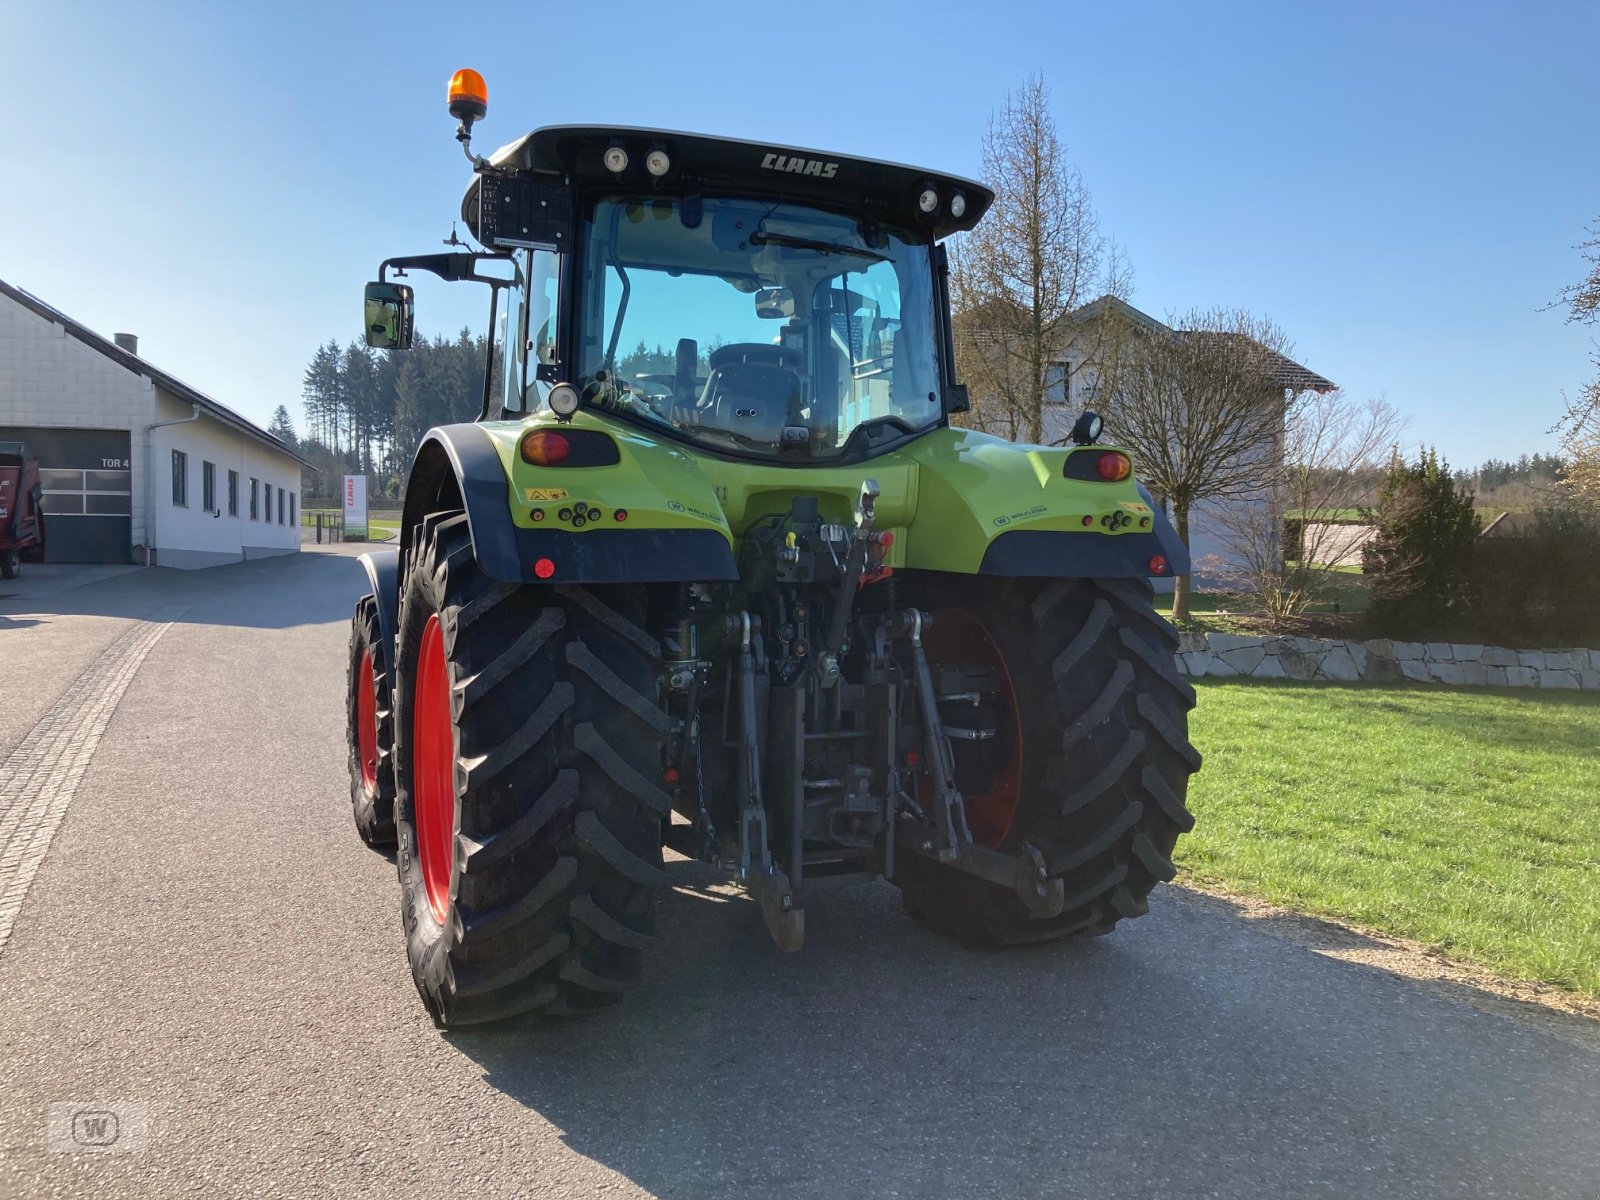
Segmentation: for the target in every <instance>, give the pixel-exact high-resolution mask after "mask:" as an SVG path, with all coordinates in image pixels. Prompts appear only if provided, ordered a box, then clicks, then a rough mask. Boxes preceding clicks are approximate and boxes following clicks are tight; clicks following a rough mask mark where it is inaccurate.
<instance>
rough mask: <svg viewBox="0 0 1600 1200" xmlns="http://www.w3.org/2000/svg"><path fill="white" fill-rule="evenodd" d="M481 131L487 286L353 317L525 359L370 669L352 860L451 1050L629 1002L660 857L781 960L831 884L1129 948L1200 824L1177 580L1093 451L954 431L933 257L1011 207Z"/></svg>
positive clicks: (407, 560) (1030, 931)
mask: <svg viewBox="0 0 1600 1200" xmlns="http://www.w3.org/2000/svg"><path fill="white" fill-rule="evenodd" d="M484 110H485V102H484V93H483V86H482V81H481V79H480V78H478V77H477V76H476V75H475V74H473V73H471V72H463V73H460V74H458V76H457V77H456V79H455V80H454V81H452V88H451V112H452V115H454V116H455V117H457V118H458V119H459V120H460V122H461V124H460V127H459V128H458V131H457V138H458V140H459V141H461V143H462V145H463V148H464V149H465V150H466V152H467V156H468V158H469V159H470V160H471V161H472V163H473V168H474V174H473V179H472V182H471V184H470V185H469V187H468V189H467V193H466V197H465V201H464V204H463V216H464V219H465V221H466V224H467V225H468V226H469V228H470V229H471V232H472V234H473V236H474V237H475V238H476V239H477V241H478V242H479V243H480V244H481V245H482V246H483V247H485V249H484V250H483V251H481V252H471V253H468V252H458V253H449V254H439V255H424V256H419V257H413V258H401V259H391V260H389V261H388V262H386V263H385V264H384V266H383V268H382V269H381V270H380V272H379V279H378V280H377V281H376V282H374V283H371V284H369V285H368V286H367V292H366V324H367V329H368V340H369V342H370V343H371V344H372V345H375V346H380V347H385V348H389V349H396V350H403V349H405V348H406V346H407V345H408V344H409V342H410V339H411V330H412V309H413V299H414V297H413V294H412V292H411V289H410V288H409V287H408V286H407V285H405V284H403V283H399V282H396V279H398V278H402V277H403V276H404V272H406V271H416V270H422V271H430V272H432V273H434V274H436V275H439V276H441V277H443V278H445V279H451V280H465V279H473V280H478V281H480V282H483V283H487V284H488V285H489V286H490V289H491V297H492V299H491V308H490V312H491V315H490V328H491V331H494V330H496V329H503V331H504V332H503V334H502V335H501V336H500V337H499V338H498V339H497V338H496V337H495V336H494V334H493V332H492V333H491V338H490V342H491V348H490V355H491V360H492V362H491V365H492V366H493V367H494V368H495V369H494V370H490V371H488V372H486V375H487V376H488V377H489V378H490V382H489V383H488V384H486V386H485V394H484V397H483V411H482V414H481V418H480V419H479V420H478V421H476V422H473V423H469V424H461V425H449V426H444V427H441V428H437V429H433V430H431V431H430V432H429V433H428V434H427V436H426V437H425V438H424V439H423V441H422V444H421V446H420V448H419V449H418V450H417V454H416V458H415V460H414V462H413V464H412V467H411V470H410V475H409V478H408V481H407V485H406V490H405V509H404V518H403V521H402V525H401V535H400V539H399V547H398V550H390V551H383V552H378V553H373V554H368V555H366V556H364V557H363V560H362V561H363V563H364V564H365V567H366V570H367V572H368V575H369V578H370V583H371V592H370V594H369V595H367V596H365V597H363V598H362V599H361V601H360V602H359V603H358V604H357V606H356V612H355V618H354V622H353V630H352V634H351V649H350V675H349V679H350V688H349V702H348V712H349V727H350V728H349V742H350V767H351V789H352V796H353V799H354V806H355V816H356V823H357V826H358V828H359V830H360V832H361V834H362V836H363V837H364V838H365V839H366V840H367V841H368V842H370V843H371V844H373V845H378V846H381V845H385V844H396V843H397V846H398V849H397V854H396V858H397V862H398V866H399V874H400V881H401V885H402V888H401V890H402V899H401V908H402V915H403V922H404V928H405V934H406V945H407V952H408V955H409V957H410V962H411V968H412V973H413V975H414V977H415V980H416V985H417V989H418V991H419V992H420V993H421V995H422V998H423V1000H424V1002H425V1003H426V1005H427V1007H428V1010H429V1012H430V1013H431V1014H432V1015H433V1017H434V1019H435V1021H436V1022H438V1023H439V1024H440V1025H441V1026H444V1027H457V1026H465V1025H471V1024H476V1023H480V1022H485V1021H493V1020H498V1019H501V1018H506V1017H511V1016H514V1015H517V1014H523V1013H532V1012H572V1011H577V1010H583V1009H590V1008H597V1007H601V1006H604V1005H607V1004H610V1003H612V1002H614V1001H615V1000H617V999H618V997H619V995H620V994H621V993H622V992H623V991H624V990H625V989H626V988H627V987H628V985H629V984H630V983H631V982H633V981H635V980H636V979H637V978H638V975H639V968H640V956H641V954H643V953H644V952H646V951H647V950H648V949H649V947H650V945H651V942H652V936H653V932H654V925H655V906H656V902H657V894H658V893H659V892H660V890H661V889H662V888H664V887H665V886H667V884H668V882H669V879H670V876H669V874H668V872H667V871H666V870H665V869H664V866H663V850H664V849H670V850H673V851H675V852H676V854H678V855H682V856H685V857H686V858H689V859H695V860H699V861H701V862H705V863H710V864H714V865H716V866H717V867H720V868H722V869H725V870H726V871H728V872H729V873H730V875H731V876H732V877H733V878H734V879H736V880H737V881H738V883H739V884H740V885H742V886H743V887H744V888H745V889H747V891H748V893H749V895H750V896H751V897H752V898H753V899H754V900H755V901H756V902H757V903H758V905H759V909H760V912H761V914H762V916H763V918H764V920H765V924H766V927H767V929H768V930H769V931H770V933H771V935H772V937H773V939H774V940H775V941H776V943H777V944H778V945H779V946H780V947H782V948H783V949H784V950H798V949H799V948H800V946H801V942H802V940H803V938H804V934H805V911H806V901H807V896H808V893H810V892H811V891H812V890H813V889H814V888H815V886H816V885H818V884H819V883H820V882H821V881H823V880H826V879H830V878H838V877H841V876H855V877H862V876H866V877H871V876H882V877H883V878H884V879H887V880H889V881H890V882H892V883H893V884H894V885H895V886H897V887H898V888H899V889H900V891H901V894H902V897H903V900H904V904H905V907H906V910H907V911H908V912H909V913H910V914H911V915H912V916H913V917H915V918H917V919H920V920H922V921H925V922H926V923H928V924H929V925H930V926H932V927H933V928H934V929H936V930H939V931H940V932H942V933H945V934H948V935H949V936H951V937H954V938H957V939H959V940H961V941H963V942H966V943H969V944H974V945H981V946H999V945H1014V944H1019V943H1031V942H1043V941H1048V940H1052V939H1056V938H1064V937H1068V936H1094V935H1098V934H1103V933H1106V932H1108V931H1110V929H1111V928H1112V927H1113V926H1114V925H1115V924H1116V923H1117V922H1118V921H1119V920H1122V919H1124V918H1129V917H1137V916H1139V915H1140V914H1142V913H1144V912H1145V911H1146V907H1147V906H1146V897H1147V896H1148V894H1149V892H1150V891H1151V889H1152V888H1153V887H1154V886H1155V885H1156V883H1157V882H1159V881H1162V880H1166V879H1168V878H1170V877H1171V876H1172V874H1173V865H1172V860H1171V853H1172V848H1173V843H1174V842H1175V841H1176V839H1177V837H1178V835H1179V834H1180V833H1181V832H1184V831H1186V830H1188V829H1189V828H1190V827H1191V825H1192V824H1193V819H1192V817H1191V816H1190V814H1189V812H1188V810H1187V809H1186V807H1185V792H1186V790H1187V785H1188V779H1189V776H1190V775H1191V774H1192V773H1193V772H1194V771H1195V770H1197V769H1198V767H1199V765H1200V757H1199V755H1198V754H1197V753H1196V752H1195V750H1194V748H1193V747H1192V746H1191V745H1190V743H1189V740H1188V736H1187V713H1188V710H1189V709H1190V708H1191V707H1192V705H1193V703H1194V693H1193V691H1192V689H1191V688H1190V687H1189V685H1188V684H1187V683H1186V682H1185V681H1184V680H1183V678H1182V677H1181V676H1180V675H1179V673H1178V672H1177V670H1176V668H1175V665H1174V659H1173V652H1174V649H1175V648H1176V644H1177V637H1176V634H1175V633H1174V631H1173V629H1172V627H1171V626H1170V625H1169V624H1168V623H1167V622H1166V621H1165V620H1163V619H1162V618H1161V617H1160V616H1158V615H1157V613H1156V612H1155V610H1154V607H1153V603H1152V586H1151V582H1150V580H1151V578H1152V577H1160V576H1171V575H1173V574H1175V573H1180V572H1183V571H1186V570H1187V569H1188V561H1187V555H1186V553H1185V551H1184V548H1183V545H1182V543H1181V542H1180V541H1179V539H1178V538H1177V536H1176V535H1175V533H1174V532H1173V530H1172V528H1171V527H1170V525H1169V524H1168V523H1167V521H1166V520H1165V519H1164V517H1163V516H1162V514H1161V512H1160V510H1159V509H1158V508H1157V507H1155V506H1154V505H1153V504H1152V502H1151V498H1150V496H1149V494H1148V493H1147V492H1146V491H1145V490H1144V489H1143V488H1142V487H1141V486H1140V485H1139V484H1138V483H1137V482H1136V481H1135V478H1134V469H1133V463H1132V461H1131V459H1130V457H1129V455H1128V454H1127V453H1126V452H1125V451H1122V450H1118V449H1116V448H1113V447H1106V446H1100V445H1097V444H1096V441H1097V439H1098V436H1099V424H1100V422H1099V418H1098V417H1096V416H1095V415H1094V414H1092V413H1086V414H1084V416H1083V418H1082V419H1081V420H1079V422H1078V424H1077V426H1076V427H1075V429H1074V431H1073V437H1072V444H1071V445H1066V446H1059V447H1045V446H1026V445H1016V444H1013V443H1010V442H1006V441H1003V440H1001V439H999V438H995V437H990V436H987V435H985V434H982V433H977V432H973V431H971V430H967V429H962V428H959V427H956V426H953V425H952V424H951V423H950V418H951V416H952V415H953V414H956V413H959V412H962V411H964V410H965V409H966V407H967V395H966V392H965V389H964V388H963V387H962V386H961V385H960V384H959V383H957V382H956V381H955V372H954V360H953V356H952V352H951V329H950V307H949V299H948V291H947V286H946V283H947V266H946V256H945V249H944V247H943V245H942V244H941V240H942V239H944V238H947V237H949V236H950V235H952V234H954V233H957V232H960V231H963V230H969V229H971V228H972V227H973V226H974V225H975V224H976V223H977V222H978V221H979V220H980V219H981V218H982V216H983V214H984V211H985V209H986V208H987V207H988V206H989V204H990V203H991V201H992V199H993V196H992V194H991V193H990V192H989V191H988V190H986V189H985V188H984V187H982V186H980V185H979V184H976V183H973V182H970V181H968V180H965V179H958V178H953V177H950V176H946V175H941V174H938V173H936V172H930V171H924V170H919V169H915V168H911V167H905V166H897V165H893V164H889V163H882V162H875V161H870V160H865V159H859V158H851V157H847V156H845V155H839V154H825V153H820V152H816V151H809V150H793V149H789V148H787V147H774V146H771V145H766V144H761V143H753V142H739V141H732V140H728V139H724V138H717V137H705V136H699V135H690V134H683V133H673V132H666V131H655V130H643V129H629V128H591V127H556V128H544V129H539V130H536V131H535V132H533V133H531V134H529V135H528V136H526V137H524V138H521V139H520V140H518V141H515V142H513V143H511V144H510V145H508V146H506V147H504V148H503V149H501V150H500V151H498V152H497V153H495V154H494V155H493V156H491V157H490V158H488V159H483V158H480V157H477V156H476V155H474V154H473V152H472V150H471V142H470V135H471V126H472V122H473V121H474V120H476V119H478V118H479V117H481V116H482V115H483V112H484ZM391 272H392V273H393V276H394V277H393V278H391ZM502 292H503V293H504V294H505V296H504V304H503V306H502V305H501V304H500V301H501V293H502ZM497 307H499V311H500V314H501V316H500V320H499V322H497V320H496V316H495V313H496V308H497ZM497 340H498V342H499V354H498V355H496V347H495V343H496V342H497Z"/></svg>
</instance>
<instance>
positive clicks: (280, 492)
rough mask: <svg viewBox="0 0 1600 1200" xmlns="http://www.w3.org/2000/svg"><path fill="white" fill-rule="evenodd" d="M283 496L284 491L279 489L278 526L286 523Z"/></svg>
mask: <svg viewBox="0 0 1600 1200" xmlns="http://www.w3.org/2000/svg"><path fill="white" fill-rule="evenodd" d="M283 496H284V491H283V489H282V488H279V489H278V524H279V525H282V524H283V523H284V522H283Z"/></svg>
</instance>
